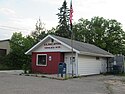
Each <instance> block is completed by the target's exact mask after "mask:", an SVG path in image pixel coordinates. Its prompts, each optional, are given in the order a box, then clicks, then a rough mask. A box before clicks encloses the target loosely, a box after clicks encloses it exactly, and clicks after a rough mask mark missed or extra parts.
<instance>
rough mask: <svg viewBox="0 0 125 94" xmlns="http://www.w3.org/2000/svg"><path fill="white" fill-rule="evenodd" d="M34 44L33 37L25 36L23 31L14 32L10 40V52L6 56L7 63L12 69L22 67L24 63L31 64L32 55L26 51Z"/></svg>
mask: <svg viewBox="0 0 125 94" xmlns="http://www.w3.org/2000/svg"><path fill="white" fill-rule="evenodd" d="M33 44H34V41H33V39H32V37H30V36H27V37H23V35H22V34H21V33H17V32H15V33H13V35H12V37H11V40H10V48H11V51H10V53H9V54H8V55H7V56H6V57H5V61H4V62H5V64H6V65H7V66H9V67H10V68H12V69H21V68H22V65H23V64H26V65H27V66H29V64H30V62H31V61H30V60H31V56H27V55H25V52H26V51H27V50H28V49H29V48H31V47H32V46H33Z"/></svg>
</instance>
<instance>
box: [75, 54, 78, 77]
mask: <svg viewBox="0 0 125 94" xmlns="http://www.w3.org/2000/svg"><path fill="white" fill-rule="evenodd" d="M75 57H76V61H75V62H76V76H78V53H77V52H76V56H75Z"/></svg>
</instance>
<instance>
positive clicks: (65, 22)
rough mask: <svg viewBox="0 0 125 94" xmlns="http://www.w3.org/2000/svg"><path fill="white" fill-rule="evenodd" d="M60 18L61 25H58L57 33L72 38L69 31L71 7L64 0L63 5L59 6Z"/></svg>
mask: <svg viewBox="0 0 125 94" xmlns="http://www.w3.org/2000/svg"><path fill="white" fill-rule="evenodd" d="M57 15H58V19H59V25H58V26H57V29H56V32H55V34H56V35H58V36H61V37H66V38H70V36H71V35H70V31H69V8H68V7H67V2H66V0H64V2H63V4H62V7H60V8H59V13H58V14H57Z"/></svg>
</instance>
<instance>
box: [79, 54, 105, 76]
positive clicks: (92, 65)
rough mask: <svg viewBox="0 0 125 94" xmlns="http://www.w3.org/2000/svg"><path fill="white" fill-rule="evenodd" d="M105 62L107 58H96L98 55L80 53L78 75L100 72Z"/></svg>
mask: <svg viewBox="0 0 125 94" xmlns="http://www.w3.org/2000/svg"><path fill="white" fill-rule="evenodd" d="M103 62H105V63H106V60H105V59H102V58H100V59H99V60H96V57H92V56H84V55H79V56H78V75H92V74H100V73H101V72H102V70H103V68H102V63H103ZM104 65H105V64H104Z"/></svg>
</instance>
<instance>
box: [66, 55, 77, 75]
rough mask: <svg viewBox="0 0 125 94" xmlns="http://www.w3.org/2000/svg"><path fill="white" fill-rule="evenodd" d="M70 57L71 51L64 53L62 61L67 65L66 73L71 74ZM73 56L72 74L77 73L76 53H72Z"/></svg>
mask: <svg viewBox="0 0 125 94" xmlns="http://www.w3.org/2000/svg"><path fill="white" fill-rule="evenodd" d="M71 57H72V53H65V54H64V62H65V63H66V65H67V74H72V62H71V61H70V58H71ZM73 57H75V62H73V70H74V75H77V55H76V53H74V54H73Z"/></svg>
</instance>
